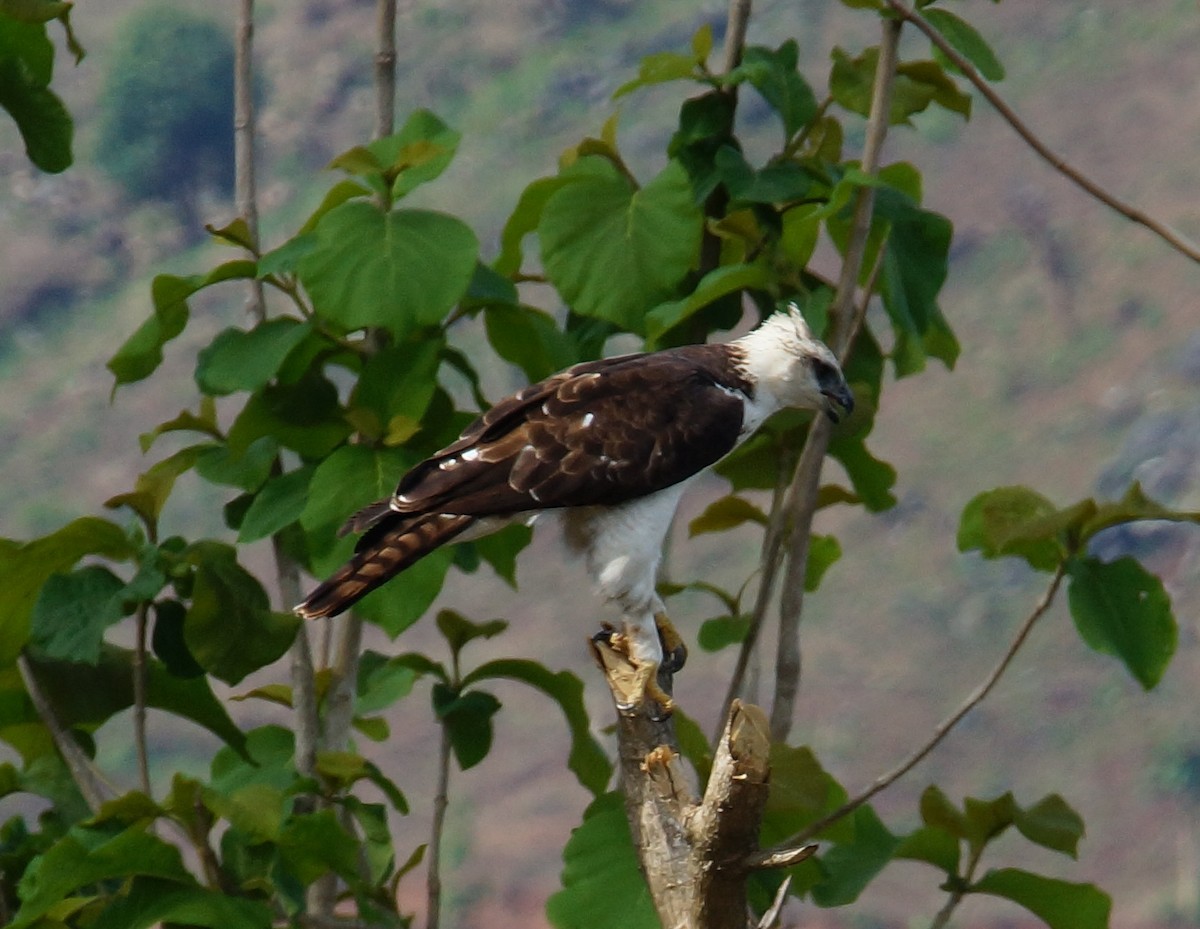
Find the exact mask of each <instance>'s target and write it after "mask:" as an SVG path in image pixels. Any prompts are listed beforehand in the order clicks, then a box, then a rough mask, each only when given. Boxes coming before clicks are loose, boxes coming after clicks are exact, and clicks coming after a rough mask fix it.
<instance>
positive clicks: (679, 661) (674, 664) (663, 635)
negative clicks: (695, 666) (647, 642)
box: [654, 613, 688, 674]
mask: <svg viewBox="0 0 1200 929" xmlns="http://www.w3.org/2000/svg"><path fill="white" fill-rule="evenodd" d="M654 625H655V626H657V627H658V638H659V639H660V640H661V642H662V647H663V655H664V656H665V657H664V661H665V662H666V665H667V669H668V670H669V671H670V672H671V673H672V674H674V673H675V672H676V671H679V670H680V669H681V668H683V666H684V664H685V663H686V662H687V655H688V650H687V645H685V644H684V641H683V636H681V635H680V634H679V630H678V629H676V628H675V626H674V624H673V623H672V622H671V620H670V618H668V616H667V614H666V613H655V614H654Z"/></svg>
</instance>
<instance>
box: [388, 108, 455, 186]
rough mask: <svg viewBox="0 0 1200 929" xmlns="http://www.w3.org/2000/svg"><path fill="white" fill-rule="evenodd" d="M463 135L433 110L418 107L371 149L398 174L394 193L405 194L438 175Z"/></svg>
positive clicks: (389, 171)
mask: <svg viewBox="0 0 1200 929" xmlns="http://www.w3.org/2000/svg"><path fill="white" fill-rule="evenodd" d="M461 138H462V135H461V134H460V133H458V132H456V131H454V130H453V129H451V128H450V127H449V126H447V125H446V124H445V123H444V122H442V120H441V119H439V118H438V117H437V116H436V115H435V114H434V113H432V112H430V111H429V110H423V109H422V110H415V111H414V112H413V113H411V114H410V115H409V117H408V119H406V120H405V121H404V125H403V126H401V127H400V130H399V131H398V132H396V133H394V134H392V135H390V136H385V137H384V138H382V139H375V140H374V141H373V142H371V143H370V144H369V145H367V150H368V151H369V152H371V154H372V155H374V156H375V157H376V158H378V159H379V161H380V163H382V164H383V165H384V166H385V167H386V172H387V175H388V176H389V177H393V178H395V180H394V182H393V185H392V196H394V197H397V198H399V197H403V196H404V195H405V194H407V193H409V192H410V191H412V190H413V189H415V188H416V187H419V186H420V185H421V184H427V183H429V182H430V181H432V180H434V179H435V178H437V177H438V176H439V175H440V174H441V173H442V172H443V171H445V170H446V168H447V167H448V166H449V164H450V162H451V161H452V160H453V158H454V153H455V152H456V151H457V150H458V143H459V141H460V140H461Z"/></svg>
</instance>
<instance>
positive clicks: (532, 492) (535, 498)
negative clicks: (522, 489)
mask: <svg viewBox="0 0 1200 929" xmlns="http://www.w3.org/2000/svg"><path fill="white" fill-rule="evenodd" d="M529 496H530V497H532V498H533V502H534V503H541V502H542V498H541V497H540V496H538V492H537V491H536V490H534V489H533V488H532V487H530V488H529Z"/></svg>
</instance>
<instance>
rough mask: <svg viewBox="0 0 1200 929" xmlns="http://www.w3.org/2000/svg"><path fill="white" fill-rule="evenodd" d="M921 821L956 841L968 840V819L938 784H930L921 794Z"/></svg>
mask: <svg viewBox="0 0 1200 929" xmlns="http://www.w3.org/2000/svg"><path fill="white" fill-rule="evenodd" d="M921 819H922V821H923V822H924V823H925V825H927V826H930V827H932V828H935V829H940V830H941V831H942V832H945V833H946V834H947V835H951V836H953V837H954V838H956V839H966V837H967V833H968V827H967V818H966V816H965V815H964V814H963V812H962V811H961V810H960V809H958V807H956V806H955V805H954V804H953V803H951V802H950V798H949V797H947V796H946V795H945V794H944V793H943V792H942V790H941V788H940V787H938V786H937V785H936V784H930V785H929V786H928V787H926V788H925V790H924V792H923V793H922V794H921Z"/></svg>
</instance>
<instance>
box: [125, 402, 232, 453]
mask: <svg viewBox="0 0 1200 929" xmlns="http://www.w3.org/2000/svg"><path fill="white" fill-rule="evenodd" d="M168 432H199V433H201V434H202V435H206V436H209V437H210V438H214V439H221V438H224V436H223V435H222V433H221V430H220V429H219V428H218V426H217V407H216V404H215V403H214V402H213V399H212V397H201V398H200V412H199V413H193V412H192V411H191V410H181V411H180V412H179V415H178V416H176V417H175V418H174V419H168V420H167V421H166V422H163V423H159V424H158V425H157V426H155V427H154V428H153V429H151V430H150V431H149V432H143V433H142V434H141V435H139V436H138V445H139V446H140V447H141V449H142V454H143V455H144V454H145V453H146V452H148V451H150V449H151V447H152V446H153V445H154V443H155V441H156V440H157V439H158V437H159V436H161V435H165V434H166V433H168Z"/></svg>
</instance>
